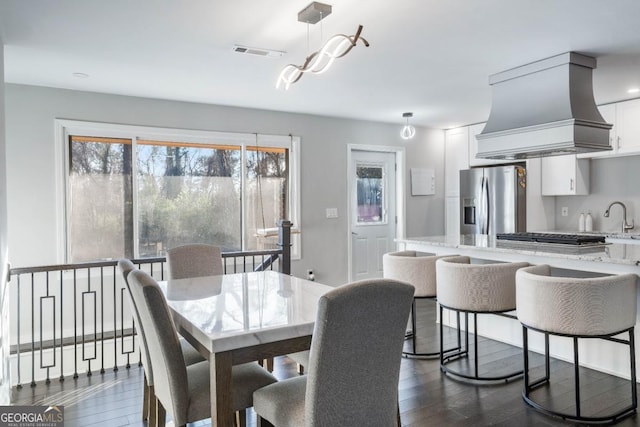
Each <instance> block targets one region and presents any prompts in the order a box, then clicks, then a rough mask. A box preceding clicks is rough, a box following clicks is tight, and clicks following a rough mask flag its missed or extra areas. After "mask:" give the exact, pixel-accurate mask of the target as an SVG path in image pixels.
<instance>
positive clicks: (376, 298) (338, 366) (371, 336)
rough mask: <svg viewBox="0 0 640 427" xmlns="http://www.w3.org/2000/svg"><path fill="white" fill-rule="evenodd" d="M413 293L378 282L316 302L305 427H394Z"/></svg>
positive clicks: (359, 284) (406, 287)
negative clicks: (399, 377) (401, 361)
mask: <svg viewBox="0 0 640 427" xmlns="http://www.w3.org/2000/svg"><path fill="white" fill-rule="evenodd" d="M413 293H414V287H413V286H411V285H409V284H406V283H402V282H398V281H395V280H389V279H378V280H365V281H360V282H355V283H351V284H347V285H344V286H341V287H339V288H337V289H335V290H332V291H330V292H328V293H327V294H325V295H324V296H322V297H321V298H320V301H319V303H318V313H317V320H316V323H315V327H314V332H313V340H312V343H311V352H310V360H309V367H308V368H309V371H308V378H307V389H306V402H305V419H306V425H307V426H363V425H374V424H375V425H389V426H391V425H395V424H396V421H397V403H398V400H397V398H398V376H399V373H400V360H401V358H402V345H403V342H404V334H405V328H406V325H407V319H408V317H409V311H410V308H411V303H412V301H413ZM372 423H373V424H372Z"/></svg>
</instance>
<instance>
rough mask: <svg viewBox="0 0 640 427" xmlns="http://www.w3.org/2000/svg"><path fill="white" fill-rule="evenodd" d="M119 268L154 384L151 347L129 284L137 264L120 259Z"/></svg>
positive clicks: (139, 345)
mask: <svg viewBox="0 0 640 427" xmlns="http://www.w3.org/2000/svg"><path fill="white" fill-rule="evenodd" d="M118 268H120V271H121V272H122V276H123V277H124V283H125V284H126V285H127V291H129V297H130V298H131V306H132V308H133V314H134V317H135V320H136V329H137V332H138V347H139V348H140V354H141V356H142V366H143V367H144V373H145V375H146V376H147V384H148V385H150V386H152V385H153V371H152V370H151V359H149V349H148V348H147V340H146V339H145V336H144V330H143V328H142V321H141V320H140V313H138V307H137V306H136V303H135V301H134V300H133V296H131V287H130V286H129V279H128V276H129V273H131V272H132V271H133V270H136V266H135V265H134V264H133V263H132V262H131V261H129V260H128V259H126V258H123V259H120V260H118Z"/></svg>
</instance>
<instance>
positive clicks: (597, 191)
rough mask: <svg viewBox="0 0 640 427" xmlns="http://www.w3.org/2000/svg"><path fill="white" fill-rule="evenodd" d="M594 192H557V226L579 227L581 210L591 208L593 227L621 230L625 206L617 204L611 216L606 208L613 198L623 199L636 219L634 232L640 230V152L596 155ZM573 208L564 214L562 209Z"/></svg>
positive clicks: (630, 218)
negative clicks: (625, 155)
mask: <svg viewBox="0 0 640 427" xmlns="http://www.w3.org/2000/svg"><path fill="white" fill-rule="evenodd" d="M590 187H591V188H590V192H589V195H588V196H557V197H556V203H555V220H556V229H557V230H560V231H567V232H568V231H572V232H574V231H578V218H579V217H580V213H581V212H584V214H585V215H586V214H587V212H589V211H590V212H591V215H592V216H593V230H594V231H607V232H620V231H621V226H622V207H621V206H619V205H616V206H613V207H612V208H611V211H610V215H609V218H605V217H604V216H603V214H604V211H605V210H606V209H607V207H608V206H609V204H610V203H611V202H613V201H616V200H617V201H620V202H622V203H624V204H625V205H626V207H627V221H628V222H629V223H631V220H634V221H635V224H636V226H635V228H634V229H633V230H629V232H630V233H640V156H629V157H616V158H610V159H595V160H594V159H592V160H591V176H590ZM563 207H568V208H569V215H568V216H562V215H561V209H562V208H563Z"/></svg>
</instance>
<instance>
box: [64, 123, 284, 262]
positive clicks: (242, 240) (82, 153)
mask: <svg viewBox="0 0 640 427" xmlns="http://www.w3.org/2000/svg"><path fill="white" fill-rule="evenodd" d="M67 138H68V144H69V145H68V179H67V192H68V195H67V210H68V212H67V225H68V230H67V252H68V258H69V261H70V262H82V261H92V260H99V259H109V258H118V257H129V258H138V257H153V256H162V255H164V254H165V253H166V249H167V248H171V247H174V246H178V245H182V244H187V243H208V244H213V245H218V246H221V247H222V248H223V251H233V250H252V249H261V248H263V247H271V246H269V245H268V242H265V238H264V237H263V236H264V234H265V230H273V229H274V228H275V227H276V224H277V221H278V220H280V219H291V218H292V216H291V214H292V212H291V206H292V200H291V194H292V192H291V187H292V182H291V178H290V177H291V170H290V169H291V168H290V151H291V145H290V144H268V142H269V141H266V143H265V142H261V143H260V144H258V140H259V139H258V138H257V137H256V136H255V135H246V138H244V139H245V140H244V141H243V140H242V138H236V140H233V141H231V142H230V143H229V144H225V143H218V142H217V141H216V142H215V143H210V142H197V141H192V140H187V141H179V140H170V141H169V140H166V139H165V138H161V139H160V138H157V139H154V138H143V137H131V138H121V137H114V138H112V137H97V136H87V135H73V134H69V135H67ZM251 138H253V141H251ZM186 139H192V138H186ZM238 139H240V141H237V140H238ZM280 139H282V137H281V138H280ZM288 139H290V138H288ZM238 142H240V143H238ZM294 210H295V208H294Z"/></svg>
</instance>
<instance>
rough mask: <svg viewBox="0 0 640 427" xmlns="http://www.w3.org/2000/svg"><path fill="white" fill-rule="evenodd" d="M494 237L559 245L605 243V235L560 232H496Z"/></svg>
mask: <svg viewBox="0 0 640 427" xmlns="http://www.w3.org/2000/svg"><path fill="white" fill-rule="evenodd" d="M496 239H498V240H511V241H518V242H530V243H554V244H561V245H602V244H604V243H605V236H588V235H583V234H560V233H528V232H520V233H498V234H496Z"/></svg>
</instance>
